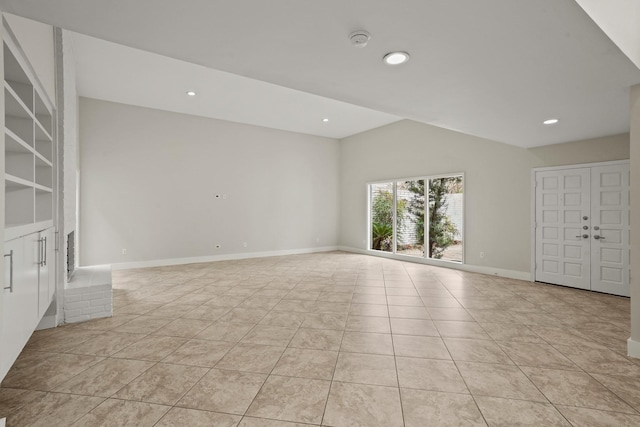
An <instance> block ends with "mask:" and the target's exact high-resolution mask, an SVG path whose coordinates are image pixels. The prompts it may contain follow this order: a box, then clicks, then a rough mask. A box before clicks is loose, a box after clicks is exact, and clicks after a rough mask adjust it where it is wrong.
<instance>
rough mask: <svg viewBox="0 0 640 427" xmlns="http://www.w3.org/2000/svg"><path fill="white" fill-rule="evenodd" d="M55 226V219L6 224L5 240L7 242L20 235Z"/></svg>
mask: <svg viewBox="0 0 640 427" xmlns="http://www.w3.org/2000/svg"><path fill="white" fill-rule="evenodd" d="M49 227H53V220H47V221H40V222H32V223H31V224H5V228H4V240H5V242H7V241H9V240H13V239H17V238H18V237H22V236H27V235H29V234H33V233H37V232H38V231H42V230H45V229H47V228H49Z"/></svg>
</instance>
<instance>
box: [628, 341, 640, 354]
mask: <svg viewBox="0 0 640 427" xmlns="http://www.w3.org/2000/svg"><path fill="white" fill-rule="evenodd" d="M627 355H628V356H629V357H635V358H638V359H640V341H634V340H632V339H631V338H629V339H628V340H627Z"/></svg>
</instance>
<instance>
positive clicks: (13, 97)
mask: <svg viewBox="0 0 640 427" xmlns="http://www.w3.org/2000/svg"><path fill="white" fill-rule="evenodd" d="M31 93H32V94H33V87H31ZM4 97H5V99H4V114H5V115H6V116H9V117H18V118H20V119H31V120H33V113H32V112H31V108H30V107H28V106H27V105H26V104H25V103H24V101H23V100H22V98H20V96H19V95H18V94H17V93H16V91H15V90H14V89H13V88H12V87H11V86H10V85H9V82H7V81H5V82H4Z"/></svg>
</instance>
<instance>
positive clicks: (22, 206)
mask: <svg viewBox="0 0 640 427" xmlns="http://www.w3.org/2000/svg"><path fill="white" fill-rule="evenodd" d="M8 178H9V176H7V177H6V178H5V181H4V191H5V193H4V195H5V204H4V208H5V209H4V221H5V227H9V226H12V227H13V226H18V225H25V224H30V223H32V222H33V220H34V203H35V197H34V192H35V189H34V188H33V187H31V186H29V185H26V184H24V183H21V182H18V180H10V179H8Z"/></svg>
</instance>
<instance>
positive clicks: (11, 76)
mask: <svg viewBox="0 0 640 427" xmlns="http://www.w3.org/2000/svg"><path fill="white" fill-rule="evenodd" d="M3 46H4V79H5V80H11V81H14V82H18V83H23V84H27V85H31V80H29V77H28V76H27V73H25V72H24V67H23V66H22V65H21V64H20V62H19V61H18V59H17V58H16V56H15V55H14V54H13V52H12V51H11V49H9V46H7V44H6V43H3Z"/></svg>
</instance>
